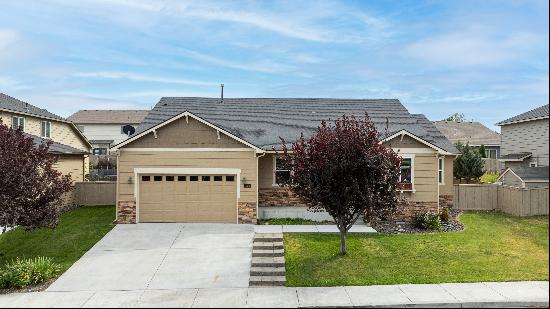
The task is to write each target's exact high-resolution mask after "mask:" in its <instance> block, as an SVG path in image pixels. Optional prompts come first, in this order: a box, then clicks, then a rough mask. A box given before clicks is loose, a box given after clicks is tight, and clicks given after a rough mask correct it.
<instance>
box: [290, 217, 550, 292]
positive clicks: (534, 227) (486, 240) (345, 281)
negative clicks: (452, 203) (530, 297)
mask: <svg viewBox="0 0 550 309" xmlns="http://www.w3.org/2000/svg"><path fill="white" fill-rule="evenodd" d="M460 220H461V221H462V222H463V223H464V225H465V230H464V231H462V232H454V233H437V234H420V235H382V234H371V235H365V234H362V235H359V234H349V235H348V237H347V239H348V255H347V256H345V257H343V256H341V255H340V254H339V238H338V235H337V234H285V235H284V239H285V242H284V245H285V259H286V271H287V272H286V275H287V285H289V286H336V285H374V284H401V283H438V282H479V281H516V280H548V217H547V216H544V217H540V216H539V217H528V218H520V217H513V216H508V215H505V214H501V213H481V212H470V213H465V214H463V215H462V216H461V217H460Z"/></svg>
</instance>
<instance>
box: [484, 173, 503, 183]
mask: <svg viewBox="0 0 550 309" xmlns="http://www.w3.org/2000/svg"><path fill="white" fill-rule="evenodd" d="M498 176H500V174H499V173H498V172H486V173H485V174H483V176H481V178H480V179H479V180H480V181H481V182H484V183H495V182H497V179H498Z"/></svg>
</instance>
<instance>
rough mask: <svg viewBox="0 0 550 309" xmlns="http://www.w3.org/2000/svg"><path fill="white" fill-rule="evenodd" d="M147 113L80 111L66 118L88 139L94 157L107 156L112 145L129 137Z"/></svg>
mask: <svg viewBox="0 0 550 309" xmlns="http://www.w3.org/2000/svg"><path fill="white" fill-rule="evenodd" d="M148 112H149V111H146V110H80V111H78V112H76V113H74V114H72V115H71V116H69V118H67V119H68V120H70V121H72V122H74V123H75V124H76V125H77V127H78V129H79V130H80V131H81V132H82V133H83V134H84V136H86V137H87V138H88V140H89V141H90V143H91V144H92V146H93V150H92V153H93V154H94V155H107V154H109V149H110V148H111V146H112V145H115V144H118V143H120V142H122V141H123V140H125V139H127V138H128V137H129V136H131V135H132V134H133V133H134V132H135V130H136V127H137V126H138V124H139V123H141V121H143V118H145V116H147V113H148Z"/></svg>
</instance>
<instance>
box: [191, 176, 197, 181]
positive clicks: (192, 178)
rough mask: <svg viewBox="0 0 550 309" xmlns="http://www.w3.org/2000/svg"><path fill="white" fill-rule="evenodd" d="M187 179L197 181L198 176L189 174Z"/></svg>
mask: <svg viewBox="0 0 550 309" xmlns="http://www.w3.org/2000/svg"><path fill="white" fill-rule="evenodd" d="M189 181H199V176H189Z"/></svg>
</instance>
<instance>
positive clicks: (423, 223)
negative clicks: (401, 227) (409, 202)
mask: <svg viewBox="0 0 550 309" xmlns="http://www.w3.org/2000/svg"><path fill="white" fill-rule="evenodd" d="M414 225H415V226H416V227H417V228H419V229H423V230H430V231H439V230H441V219H440V218H439V214H437V213H434V212H423V213H419V214H417V215H416V216H415V217H414Z"/></svg>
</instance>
